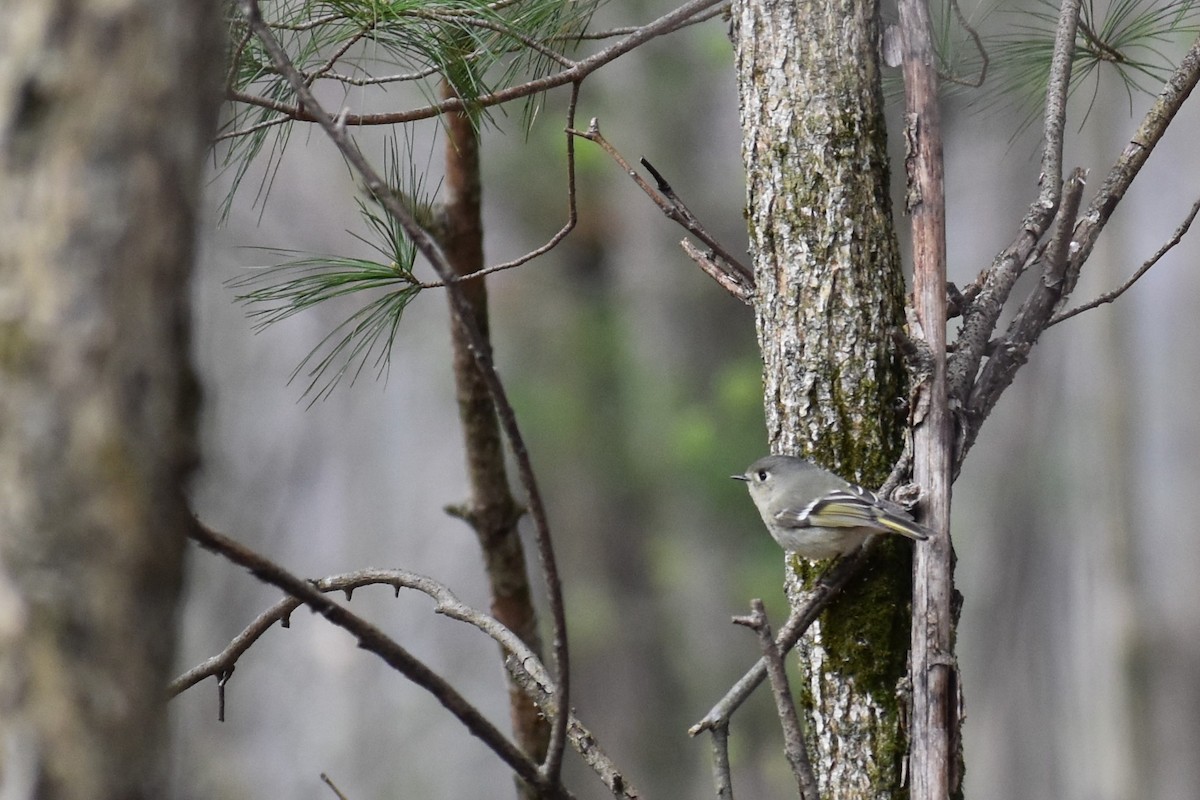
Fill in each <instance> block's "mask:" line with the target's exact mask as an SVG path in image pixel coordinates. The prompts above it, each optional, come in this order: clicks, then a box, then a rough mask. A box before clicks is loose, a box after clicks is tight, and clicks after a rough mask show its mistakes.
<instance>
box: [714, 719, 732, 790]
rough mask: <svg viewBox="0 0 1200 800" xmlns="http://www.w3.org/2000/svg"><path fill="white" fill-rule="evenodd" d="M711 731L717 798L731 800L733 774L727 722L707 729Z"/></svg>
mask: <svg viewBox="0 0 1200 800" xmlns="http://www.w3.org/2000/svg"><path fill="white" fill-rule="evenodd" d="M709 730H710V731H711V732H712V741H711V746H712V754H713V783H715V784H716V787H717V800H733V775H732V772H731V771H730V769H729V723H728V722H726V723H722V724H720V725H716V726H714V727H712V728H710V729H709Z"/></svg>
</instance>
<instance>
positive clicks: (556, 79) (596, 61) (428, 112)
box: [226, 0, 722, 126]
mask: <svg viewBox="0 0 1200 800" xmlns="http://www.w3.org/2000/svg"><path fill="white" fill-rule="evenodd" d="M721 1H722V0H689V2H687V3H685V4H684V5H682V6H680V7H679V8H676V9H675V10H674V11H671V12H669V13H667V14H664V15H663V16H661V17H659V18H658V19H656V20H654V21H653V22H650V23H647V24H646V25H643V26H641V27H640V28H638V29H637V30H636V31H635V32H634V33H632V34H630V35H629V36H627V37H625V38H624V39H622V40H621V41H619V42H616V43H614V44H612V45H610V46H609V47H606V48H604V49H603V50H601V51H600V52H598V53H595V54H593V55H591V56H589V57H587V58H585V59H582V60H580V61H578V62H576V63H575V66H573V67H571V68H569V69H564V70H561V71H559V72H556V73H554V74H552V75H546V76H544V77H541V78H538V79H536V80H532V81H528V82H526V83H523V84H520V85H518V86H510V87H508V88H505V89H500V90H498V91H495V92H490V93H488V94H483V95H480V96H479V97H476V98H473V99H472V100H471V101H470V102H464V101H463V100H461V99H458V98H451V99H447V100H443V101H441V102H439V103H435V104H432V105H428V106H424V107H422V108H416V109H411V110H409V111H398V112H388V113H383V114H347V115H346V120H345V124H346V125H347V126H358V125H395V124H397V123H401V122H415V121H416V120H421V119H432V118H434V117H438V116H440V115H442V114H445V113H447V112H450V111H464V110H465V111H470V110H474V109H480V108H490V107H491V106H495V105H500V104H501V103H507V102H509V101H510V100H519V99H521V98H523V97H528V96H530V95H533V94H539V93H541V92H545V91H547V90H549V89H553V88H555V87H558V86H565V85H566V84H569V83H578V82H579V81H581V80H583V79H584V78H586V77H587V76H588V75H590V74H591V73H593V72H595V71H596V70H597V69H599V68H600V67H602V66H604V65H605V64H607V63H609V62H610V61H613V60H615V59H617V58H620V57H621V56H623V55H625V54H626V53H628V52H629V51H631V50H634V49H636V48H637V47H640V46H641V45H643V44H645V43H646V42H648V41H650V40H651V39H653V38H655V37H658V36H662V35H664V34H667V33H671V32H673V31H675V30H678V29H679V28H681V27H683V26H684V25H686V24H688V23H689V22H690V21H691V20H692V18H693V17H695V16H696V15H698V14H701V13H702V12H704V11H706V10H707V9H708V8H709V7H711V6H714V5H716V4H718V3H720V2H721ZM264 30H266V31H267V33H270V29H269V27H267V28H264ZM260 38H261V37H260ZM280 53H281V54H283V55H284V57H285V58H286V54H284V53H283V50H282V48H281V49H280ZM289 63H290V62H289ZM276 67H277V68H278V65H276ZM293 88H294V87H293ZM226 94H227V97H228V99H230V100H234V101H236V102H240V103H246V104H248V105H254V106H260V107H262V108H269V109H271V110H273V111H278V112H280V113H282V114H286V115H287V116H289V117H291V118H292V119H294V120H297V121H301V122H320V121H321V119H320V116H321V114H323V113H324V112H323V111H322V112H318V111H317V110H316V108H315V107H314V106H312V105H310V104H309V103H307V102H306V101H305V100H304V97H303V96H302V95H301V94H300V93H299V92H297V97H299V98H300V103H299V104H298V105H293V104H289V103H283V102H280V101H278V100H274V99H272V98H269V97H260V96H257V95H252V94H248V93H246V92H238V91H231V92H227V93H226Z"/></svg>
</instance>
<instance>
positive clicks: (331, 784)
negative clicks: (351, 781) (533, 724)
mask: <svg viewBox="0 0 1200 800" xmlns="http://www.w3.org/2000/svg"><path fill="white" fill-rule="evenodd" d="M321 780H322V782H324V784H325V785H326V786H328V787H329V790H330V791H331V792H333V794H334V796H336V797H337V799H338V800H349V798H347V797H346V795H344V794H342V790H341V789H339V788H338V787H337V784H335V783H334V782H333V779H332V778H330V777H329V776H328V775H326V774H325V773H324V772H322V773H321Z"/></svg>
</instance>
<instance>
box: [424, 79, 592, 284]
mask: <svg viewBox="0 0 1200 800" xmlns="http://www.w3.org/2000/svg"><path fill="white" fill-rule="evenodd" d="M578 104H579V84H578V83H573V84H571V101H570V103H569V104H568V105H567V129H568V130H569V129H570V128H571V126H572V125H574V124H575V108H576V106H577V105H578ZM578 220H579V213H578V209H577V206H576V194H575V137H574V136H572V135H571V134H569V133H568V134H567V221H566V222H565V223H563V226H562V227H561V228H559V230H558V232H557V233H555V234H554V235H553V236H551V237H550V239H549V241H547V242H546V243H545V244H543V245H542V246H541V247H538V248H537V249H535V250H530V251H529V252H528V253H526V254H525V255H523V256H520V257H519V258H514V259H513V260H512V261H505V262H504V263H502V264H494V265H492V266H490V267H485V268H484V269H481V270H477V271H475V272H472V273H469V274H467V275H457V276H454V277H453V278H451V281H452V282H454V283H461V282H463V281H469V280H473V279H475V278H482V277H485V276H487V275H491V274H492V273H494V272H502V271H504V270H506V269H512V268H513V267H519V266H521V265H522V264H526V263H528V262H530V261H532V260H533V259H535V258H537V257H538V256H541V255H545V254H546V253H548V252H550V251H551V250H553V249H554V248H555V247H557V246H558V243H559V242H561V241H562V240H563V239H565V238H567V234H569V233H570V232H571V231H573V230H574V229H575V224H576V223H577V222H578ZM445 285H446V284H445V282H443V281H430V282H429V283H422V284H421V288H422V289H437V288H441V287H443V286H445Z"/></svg>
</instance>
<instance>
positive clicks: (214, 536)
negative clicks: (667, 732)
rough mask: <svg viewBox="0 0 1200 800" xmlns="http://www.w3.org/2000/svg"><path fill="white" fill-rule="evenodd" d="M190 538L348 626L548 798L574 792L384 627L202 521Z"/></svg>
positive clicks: (360, 641) (360, 640) (370, 649)
mask: <svg viewBox="0 0 1200 800" xmlns="http://www.w3.org/2000/svg"><path fill="white" fill-rule="evenodd" d="M188 536H189V538H191V539H192V540H194V541H195V542H196V543H198V544H199V545H200V546H202V547H204V548H206V549H208V550H211V551H212V552H214V553H217V554H218V555H220V556H222V557H224V558H226V559H227V560H229V561H231V562H233V563H234V564H237V565H239V566H241V567H244V568H245V569H247V570H249V571H250V573H251V574H252V575H254V576H255V577H256V578H258V579H259V580H261V581H263V582H264V583H268V584H270V585H272V586H274V587H276V588H278V589H282V590H283V591H285V592H287V593H288V594H290V595H291V596H292V597H294V598H296V599H297V600H299V601H301V602H302V603H303V604H304V605H306V606H308V607H309V608H311V609H312V610H313V611H315V612H316V613H318V614H320V615H322V616H323V617H325V618H326V619H327V620H329V621H330V622H331V623H333V624H334V625H337V626H338V627H340V628H343V629H345V630H346V631H347V632H349V633H350V634H351V635H352V636H354V638H355V639H356V640H357V641H358V646H359V647H361V648H362V649H363V650H366V651H367V652H369V653H374V654H375V655H377V656H379V658H381V659H382V660H383V661H384V663H386V664H387V665H388V666H390V667H392V668H393V669H395V670H396V671H397V672H399V673H400V674H401V675H404V676H405V677H406V678H408V679H409V680H410V681H412V682H413V683H415V684H417V685H418V686H420V687H421V688H423V689H425V690H426V691H428V692H429V693H430V694H432V695H433V696H434V698H435V699H436V700H437V701H438V702H439V703H441V704H442V706H443V707H444V708H445V709H446V710H447V711H449V712H450V713H451V714H453V715H454V716H455V717H457V718H458V719H459V721H460V722H462V723H463V725H464V726H466V728H467V730H469V731H470V732H471V733H472V735H474V736H476V737H478V738H479V739H480V740H481V741H482V742H483V743H484V744H485V745H487V746H488V748H490V749H491V750H492V752H494V753H495V754H496V755H497V756H499V757H500V759H501V760H502V761H504V763H505V764H507V765H508V766H509V768H510V769H512V770H513V772H515V773H516V774H517V775H519V776H520V777H521V779H522V780H524V781H525V782H526V783H528V784H530V785H531V786H534V787H536V788H538V789H540V790H542V791H544V792H546V793H547V794H548V795H549V796H553V797H569V796H570V795H569V793H568V792H567V791H566V789H564V788H563V787H562V785H561V784H560V783H559V782H558V780H557V779H555V780H549V779H548V778H547V777H545V776H543V775H542V774H541V771H540V770H539V769H538V768H537V765H536V764H535V763H534V762H533V761H532V760H530V759H529V758H527V757H526V756H525V754H524V753H522V752H521V750H520V749H519V748H518V747H517V746H516V745H515V744H513V743H512V742H511V741H509V739H508V738H507V737H506V736H505V735H504V734H503V733H501V732H500V731H499V730H497V729H496V727H495V726H494V725H492V723H490V722H489V721H488V720H487V718H486V717H484V716H483V715H482V714H481V713H480V712H479V710H478V709H477V708H475V706H473V705H472V704H471V703H470V702H468V701H467V699H466V698H464V697H463V696H462V695H461V694H459V693H458V692H457V691H456V690H455V689H454V687H453V686H451V685H450V684H449V683H447V682H446V680H445V679H444V678H442V677H441V676H440V675H438V674H437V673H436V672H434V671H433V670H431V669H430V668H429V667H427V666H425V664H424V663H422V662H421V661H419V660H418V659H417V658H415V657H414V656H412V655H411V654H410V653H409V652H408V651H407V650H405V649H404V648H403V647H402V646H400V645H399V644H398V643H397V642H396V641H395V640H393V639H392V638H390V637H389V636H387V635H386V634H385V633H384V632H383V631H381V630H379V629H378V628H376V627H375V626H374V625H372V624H371V623H369V622H367V621H366V620H364V619H362V618H361V617H359V616H358V615H356V614H354V613H353V612H351V611H349V610H347V609H346V608H344V607H342V606H340V605H338V604H337V603H335V602H333V601H332V600H330V599H329V598H328V597H326V596H325V594H323V593H322V592H321V590H320V589H318V588H316V587H315V586H313V585H312V584H311V583H309V582H308V581H306V580H303V579H302V578H298V577H296V576H295V575H293V574H291V573H290V572H288V571H287V570H285V569H283V567H280V566H279V565H277V564H275V563H274V562H272V561H269V560H268V559H266V558H264V557H262V556H260V555H259V554H257V553H255V552H254V551H252V550H250V549H249V548H247V547H244V546H243V545H241V544H239V543H237V542H235V541H233V540H232V539H230V538H228V537H226V536H223V535H221V534H220V533H217V532H216V531H214V530H212V529H211V528H208V527H206V526H205V525H203V524H201V523H199V522H196V523H195V524H194V525H192V526H191V528H190V529H189V531H188Z"/></svg>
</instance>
